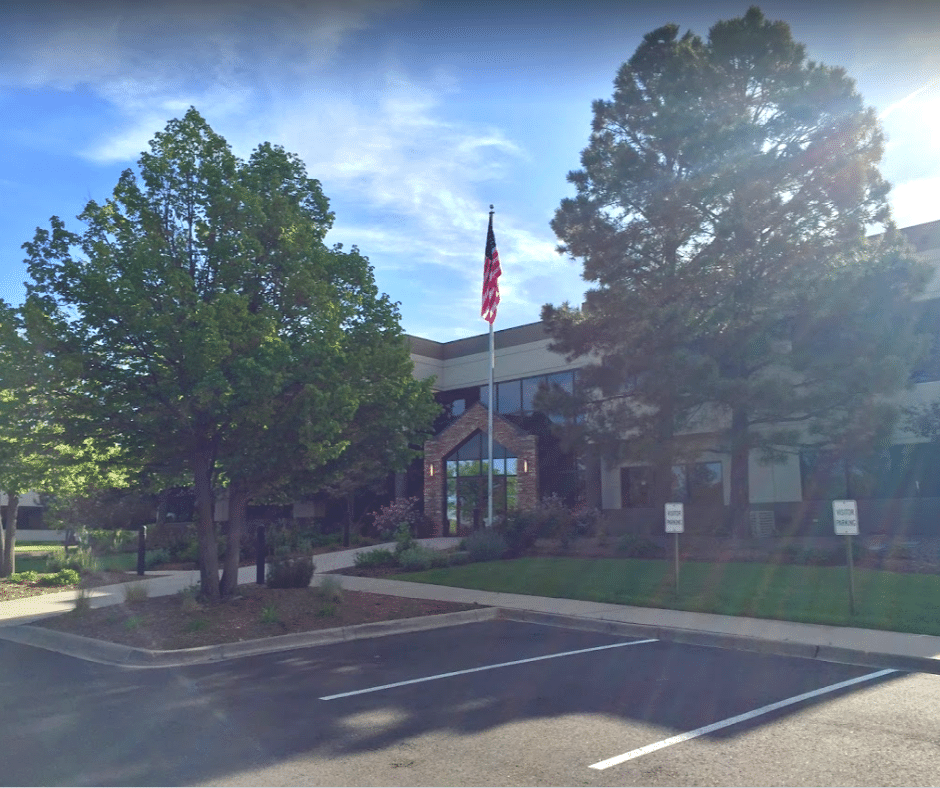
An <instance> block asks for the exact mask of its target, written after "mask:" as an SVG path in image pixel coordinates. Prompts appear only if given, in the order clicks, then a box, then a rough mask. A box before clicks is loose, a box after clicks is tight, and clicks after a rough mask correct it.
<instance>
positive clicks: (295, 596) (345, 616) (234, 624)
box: [36, 585, 478, 650]
mask: <svg viewBox="0 0 940 788" xmlns="http://www.w3.org/2000/svg"><path fill="white" fill-rule="evenodd" d="M476 607H478V606H477V605H465V604H457V603H453V602H436V601H433V600H423V599H408V598H404V597H393V596H385V595H383V594H371V593H367V592H364V591H341V592H340V593H338V594H337V595H335V596H326V595H324V594H323V593H322V592H321V591H320V590H318V589H317V588H266V587H264V586H257V585H244V586H239V588H238V596H237V597H235V598H233V599H230V600H226V601H223V602H218V603H214V604H209V603H200V602H198V601H196V600H195V599H193V598H192V597H191V596H184V595H181V594H173V595H171V596H163V597H154V598H152V599H144V600H142V601H139V602H133V603H124V604H120V605H114V606H111V607H105V608H99V609H96V610H87V611H83V612H78V611H71V612H69V613H65V614H63V615H61V616H56V617H53V618H47V619H43V620H42V621H40V622H37V623H36V626H42V627H45V628H47V629H54V630H58V631H60V632H70V633H72V634H76V635H83V636H85V637H90V638H95V639H97V640H107V641H110V642H113V643H123V644H126V645H128V646H136V647H139V648H149V649H157V650H163V649H181V648H192V647H195V646H210V645H217V644H219V643H233V642H237V641H242V640H254V639H257V638H266V637H272V636H274V635H284V634H288V633H293V632H309V631H313V630H320V629H333V628H335V627H344V626H351V625H353V624H367V623H372V622H377V621H389V620H393V619H400V618H414V617H416V616H429V615H436V614H439V613H452V612H456V611H459V610H472V609H474V608H476Z"/></svg>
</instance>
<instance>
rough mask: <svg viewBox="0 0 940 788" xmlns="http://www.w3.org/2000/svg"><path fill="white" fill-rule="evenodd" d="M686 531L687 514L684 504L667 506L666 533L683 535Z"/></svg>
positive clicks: (669, 504) (668, 504)
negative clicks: (684, 510)
mask: <svg viewBox="0 0 940 788" xmlns="http://www.w3.org/2000/svg"><path fill="white" fill-rule="evenodd" d="M684 531H685V514H684V512H683V504H681V503H667V504H666V533H667V534H681V533H683V532H684Z"/></svg>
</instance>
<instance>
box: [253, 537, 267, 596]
mask: <svg viewBox="0 0 940 788" xmlns="http://www.w3.org/2000/svg"><path fill="white" fill-rule="evenodd" d="M265 553H267V546H266V545H265V543H264V526H263V525H259V526H258V534H257V536H256V537H255V566H256V567H257V571H256V574H255V582H256V583H257V584H258V585H259V586H263V585H264V558H265Z"/></svg>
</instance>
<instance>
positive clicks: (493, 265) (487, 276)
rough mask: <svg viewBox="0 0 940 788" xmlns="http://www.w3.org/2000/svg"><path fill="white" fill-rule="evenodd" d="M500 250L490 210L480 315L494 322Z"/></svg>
mask: <svg viewBox="0 0 940 788" xmlns="http://www.w3.org/2000/svg"><path fill="white" fill-rule="evenodd" d="M501 273H502V269H501V268H500V267H499V252H497V251H496V236H495V235H493V213H492V212H490V228H489V230H487V233H486V257H485V259H484V261H483V309H482V310H481V311H480V315H481V316H482V317H483V319H484V320H485V321H486V322H487V323H489V324H490V325H492V324H493V321H494V320H496V307H497V306H498V305H499V275H500V274H501Z"/></svg>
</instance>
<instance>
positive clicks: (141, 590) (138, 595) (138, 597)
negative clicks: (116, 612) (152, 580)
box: [124, 583, 150, 605]
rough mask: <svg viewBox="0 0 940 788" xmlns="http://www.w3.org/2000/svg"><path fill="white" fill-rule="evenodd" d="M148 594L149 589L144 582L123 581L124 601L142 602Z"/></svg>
mask: <svg viewBox="0 0 940 788" xmlns="http://www.w3.org/2000/svg"><path fill="white" fill-rule="evenodd" d="M149 596H150V589H149V588H148V587H147V585H146V584H145V583H125V584H124V601H125V602H126V603H127V604H129V605H133V604H134V603H135V602H143V601H145V600H146V599H147V597H149Z"/></svg>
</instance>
